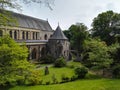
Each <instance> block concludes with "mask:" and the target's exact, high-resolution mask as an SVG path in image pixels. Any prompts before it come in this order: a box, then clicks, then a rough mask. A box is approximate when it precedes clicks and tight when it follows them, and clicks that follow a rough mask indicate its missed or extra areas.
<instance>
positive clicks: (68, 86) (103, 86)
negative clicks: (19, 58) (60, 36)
mask: <svg viewBox="0 0 120 90" xmlns="http://www.w3.org/2000/svg"><path fill="white" fill-rule="evenodd" d="M9 90H120V80H117V79H115V80H114V79H94V80H78V81H74V82H69V83H64V84H56V85H47V86H46V85H38V86H16V87H14V88H11V89H9Z"/></svg>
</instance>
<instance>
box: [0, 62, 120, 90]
mask: <svg viewBox="0 0 120 90" xmlns="http://www.w3.org/2000/svg"><path fill="white" fill-rule="evenodd" d="M80 65H81V64H80V63H76V62H69V63H68V66H67V67H63V68H54V67H49V72H50V74H49V75H44V68H38V70H40V73H41V75H40V77H41V80H42V81H43V82H42V84H44V85H36V86H16V87H13V88H9V89H4V90H120V80H119V79H105V78H103V79H100V78H97V79H95V77H96V76H94V75H92V76H90V74H88V75H87V78H88V79H83V80H77V81H73V82H67V83H62V84H54V85H53V84H52V83H53V80H52V77H53V76H54V77H56V79H57V80H58V82H61V77H62V76H63V75H65V76H66V77H69V78H70V77H72V76H73V75H74V68H75V67H76V66H80ZM93 76H94V77H93ZM89 77H90V79H89ZM91 77H92V78H94V79H92V78H91ZM46 82H50V84H51V85H45V84H46ZM0 90H3V89H1V88H0Z"/></svg>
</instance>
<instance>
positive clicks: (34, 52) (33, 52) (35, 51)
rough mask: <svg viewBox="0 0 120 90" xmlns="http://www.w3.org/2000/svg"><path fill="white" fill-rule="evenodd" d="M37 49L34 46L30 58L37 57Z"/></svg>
mask: <svg viewBox="0 0 120 90" xmlns="http://www.w3.org/2000/svg"><path fill="white" fill-rule="evenodd" d="M36 55H37V50H36V49H35V48H34V49H33V50H32V59H36V58H37V56H36Z"/></svg>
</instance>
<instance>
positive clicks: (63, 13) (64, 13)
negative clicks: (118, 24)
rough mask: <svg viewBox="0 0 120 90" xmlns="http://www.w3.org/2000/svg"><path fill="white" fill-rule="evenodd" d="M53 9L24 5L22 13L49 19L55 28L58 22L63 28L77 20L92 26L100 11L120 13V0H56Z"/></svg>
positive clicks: (36, 5)
mask: <svg viewBox="0 0 120 90" xmlns="http://www.w3.org/2000/svg"><path fill="white" fill-rule="evenodd" d="M52 8H53V10H52V11H51V10H50V9H49V8H47V7H45V6H43V5H38V4H30V5H23V8H22V10H23V11H22V13H23V14H26V15H29V16H33V17H36V18H40V19H43V20H47V19H48V21H49V23H50V25H51V26H52V28H53V29H55V28H56V27H57V25H58V22H59V24H60V26H61V28H62V29H63V30H65V29H68V28H69V27H70V26H71V25H72V24H75V23H76V22H80V23H84V24H85V25H86V26H87V27H88V28H90V26H91V23H92V20H93V18H94V17H96V16H97V15H98V14H99V13H101V12H105V11H107V10H113V11H114V12H117V13H120V0H55V2H54V5H53V6H52Z"/></svg>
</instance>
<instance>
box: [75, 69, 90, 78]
mask: <svg viewBox="0 0 120 90" xmlns="http://www.w3.org/2000/svg"><path fill="white" fill-rule="evenodd" d="M87 73H88V70H87V69H86V68H85V67H77V68H76V69H75V74H76V75H77V77H78V78H80V79H82V78H85V76H86V74H87Z"/></svg>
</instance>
